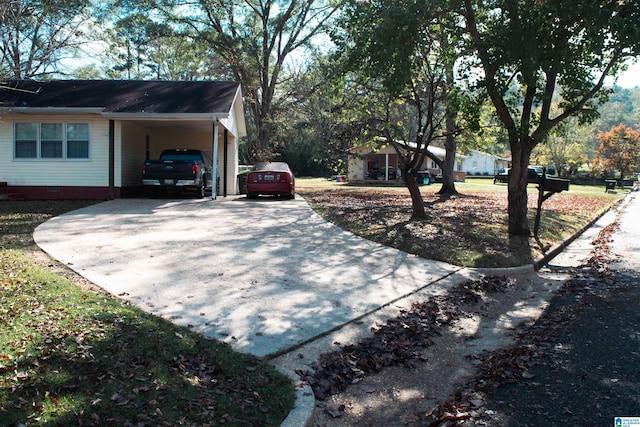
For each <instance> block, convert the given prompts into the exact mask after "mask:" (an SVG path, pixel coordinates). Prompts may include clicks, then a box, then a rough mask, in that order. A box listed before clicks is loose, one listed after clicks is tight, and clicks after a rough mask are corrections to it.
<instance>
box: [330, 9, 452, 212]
mask: <svg viewBox="0 0 640 427" xmlns="http://www.w3.org/2000/svg"><path fill="white" fill-rule="evenodd" d="M433 12H434V11H433V9H431V8H430V7H428V5H427V4H426V3H425V2H423V1H416V0H393V1H391V0H388V1H384V2H382V1H352V2H350V3H349V4H348V6H347V7H346V8H345V10H344V14H343V15H342V19H341V21H340V24H341V25H340V27H341V30H340V31H336V32H335V33H334V41H335V42H336V43H337V45H338V47H339V51H340V53H341V55H343V56H344V57H345V58H346V61H345V63H346V70H347V71H348V72H352V73H353V74H354V75H356V76H359V79H360V80H361V81H362V86H363V87H365V88H367V90H365V91H363V92H362V95H363V96H366V97H369V98H370V99H371V101H372V105H371V108H370V111H371V120H370V127H371V129H370V131H371V133H372V136H382V137H384V139H383V140H382V141H383V143H385V144H390V145H393V146H394V148H395V149H396V152H397V154H398V158H399V159H400V163H401V168H402V170H403V179H404V182H405V185H406V186H407V188H408V189H409V192H410V194H411V197H412V205H413V212H412V216H413V217H414V218H424V217H425V216H426V213H425V209H424V203H423V200H422V196H421V194H420V190H419V188H418V185H417V183H416V172H417V171H418V169H419V168H420V167H421V165H422V163H423V161H424V159H425V158H426V157H429V158H431V159H432V160H433V161H434V162H436V163H437V164H438V165H439V166H440V168H441V169H442V170H443V186H442V188H441V190H440V192H441V193H442V194H455V193H456V189H455V184H454V177H453V168H454V164H455V154H456V140H455V133H456V132H457V127H456V124H457V122H456V119H457V115H458V107H459V102H458V99H457V94H458V92H457V91H456V89H455V80H454V65H455V59H456V48H457V46H456V45H455V43H453V42H452V41H451V39H453V38H454V37H453V35H454V34H455V32H454V31H453V30H450V31H446V28H445V27H446V16H444V15H436V14H434V13H433ZM375 103H377V104H378V105H374V104H375ZM399 140H400V141H409V142H410V143H411V144H410V145H409V144H404V143H400V142H399ZM436 140H439V141H440V142H442V143H443V144H444V145H445V148H446V153H447V154H446V157H445V159H444V161H443V160H441V159H439V158H438V157H436V156H435V155H433V154H432V153H431V152H430V151H429V145H430V144H431V143H433V142H434V141H436Z"/></svg>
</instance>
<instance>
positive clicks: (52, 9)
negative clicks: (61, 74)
mask: <svg viewBox="0 0 640 427" xmlns="http://www.w3.org/2000/svg"><path fill="white" fill-rule="evenodd" d="M90 5H91V1H90V0H35V1H31V0H13V1H2V2H0V54H1V56H0V77H5V78H12V79H29V78H35V77H40V78H42V77H47V76H49V75H51V74H53V73H54V72H56V71H59V68H58V66H59V65H60V60H61V59H62V58H63V57H65V56H68V55H71V54H73V52H74V51H75V50H76V49H77V48H78V47H79V45H80V44H81V43H82V42H83V40H82V38H81V36H82V33H83V25H84V24H85V21H86V20H87V19H88V18H89V15H88V13H87V12H88V8H89V6H90Z"/></svg>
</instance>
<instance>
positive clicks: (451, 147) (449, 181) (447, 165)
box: [437, 119, 458, 196]
mask: <svg viewBox="0 0 640 427" xmlns="http://www.w3.org/2000/svg"><path fill="white" fill-rule="evenodd" d="M448 121H449V119H447V122H448ZM447 127H448V125H447ZM444 146H445V149H446V154H445V156H444V162H442V187H441V188H440V190H439V191H438V193H437V194H440V195H445V196H453V195H455V194H458V191H457V190H456V184H455V182H456V180H455V175H454V173H453V172H454V170H455V166H456V140H455V138H454V136H453V133H449V132H448V131H447V139H446V141H445V144H444Z"/></svg>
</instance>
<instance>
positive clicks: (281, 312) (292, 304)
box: [34, 197, 459, 357]
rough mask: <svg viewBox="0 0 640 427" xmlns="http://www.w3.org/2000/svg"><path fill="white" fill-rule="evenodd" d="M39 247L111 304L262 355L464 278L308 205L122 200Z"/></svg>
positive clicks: (91, 212)
mask: <svg viewBox="0 0 640 427" xmlns="http://www.w3.org/2000/svg"><path fill="white" fill-rule="evenodd" d="M34 238H35V241H36V242H37V244H38V245H39V246H40V247H41V248H42V249H43V250H44V251H46V252H47V253H49V254H50V255H51V256H53V257H54V258H56V259H58V260H59V261H60V262H62V263H64V264H67V265H68V266H69V267H70V268H72V269H73V270H75V271H76V272H78V273H79V274H81V275H82V276H84V277H86V278H87V279H89V280H90V281H92V282H94V283H95V284H97V285H99V286H100V287H102V288H104V289H106V290H107V291H109V292H111V293H113V294H114V295H118V296H120V297H122V298H124V299H126V300H128V301H130V302H131V303H133V304H135V305H137V306H139V307H140V308H142V309H144V310H146V311H149V312H152V313H155V314H157V315H159V316H162V317H164V318H167V319H169V320H171V321H173V322H175V323H177V324H180V325H184V326H188V327H190V328H192V329H193V330H194V331H197V332H199V333H202V334H203V335H205V336H206V337H209V338H215V339H218V340H222V341H225V342H227V343H229V344H230V345H231V346H232V347H233V348H234V349H236V350H238V351H241V352H245V353H251V354H254V355H256V356H260V357H264V356H269V355H274V354H277V353H281V352H284V351H286V350H287V349H290V348H292V347H295V346H297V345H300V344H303V343H305V342H308V341H310V340H312V339H313V338H315V337H318V336H319V335H322V334H324V333H326V332H328V331H331V330H334V329H336V328H338V327H340V326H341V325H344V324H346V323H348V322H350V321H352V320H354V319H357V318H359V317H361V316H364V315H365V314H367V313H370V312H371V311H374V310H376V309H378V308H380V307H381V306H384V305H386V304H388V303H390V302H393V301H395V300H397V299H398V298H401V297H403V296H405V295H409V294H411V293H413V292H416V291H417V290H419V289H421V288H424V287H425V286H428V285H429V284H431V283H433V282H435V281H438V280H440V279H441V278H444V277H447V276H449V275H451V274H452V273H454V272H455V271H457V270H459V268H458V267H455V266H452V265H449V264H446V263H441V262H436V261H430V260H425V259H422V258H419V257H417V256H414V255H409V254H407V253H404V252H401V251H398V250H395V249H391V248H388V247H385V246H381V245H378V244H375V243H372V242H369V241H367V240H365V239H362V238H359V237H356V236H354V235H353V234H351V233H348V232H346V231H344V230H342V229H340V228H339V227H336V226H334V225H332V224H329V223H327V222H325V221H324V220H322V219H321V218H320V217H319V216H318V215H316V214H315V213H314V212H313V211H312V210H311V208H310V207H309V206H308V205H307V203H306V202H305V201H304V200H303V199H301V198H299V197H298V198H296V199H295V200H272V199H262V200H247V199H246V198H244V197H232V198H228V199H219V200H217V201H211V200H209V199H203V200H144V199H120V200H113V201H109V202H104V203H100V204H97V205H94V206H90V207H88V208H84V209H80V210H77V211H73V212H70V213H67V214H65V215H62V216H59V217H56V218H53V219H51V220H49V221H47V222H46V223H44V224H42V225H40V226H39V227H38V228H37V229H36V231H35V233H34Z"/></svg>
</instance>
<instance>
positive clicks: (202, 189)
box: [196, 178, 207, 199]
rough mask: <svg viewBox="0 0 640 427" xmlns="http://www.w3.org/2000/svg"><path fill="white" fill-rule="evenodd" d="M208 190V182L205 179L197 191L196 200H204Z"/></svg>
mask: <svg viewBox="0 0 640 427" xmlns="http://www.w3.org/2000/svg"><path fill="white" fill-rule="evenodd" d="M206 189H207V181H206V180H205V179H204V178H203V179H202V180H201V181H200V187H198V189H197V190H196V198H197V199H202V198H203V197H204V196H205V192H206Z"/></svg>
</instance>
